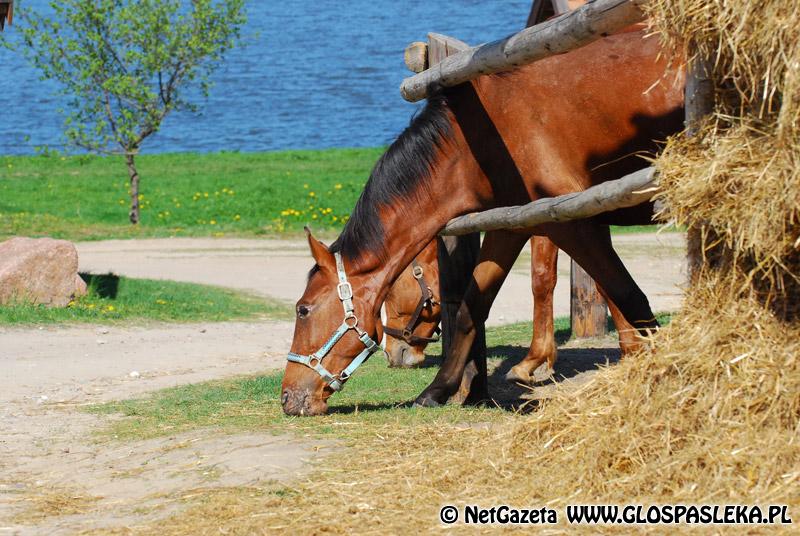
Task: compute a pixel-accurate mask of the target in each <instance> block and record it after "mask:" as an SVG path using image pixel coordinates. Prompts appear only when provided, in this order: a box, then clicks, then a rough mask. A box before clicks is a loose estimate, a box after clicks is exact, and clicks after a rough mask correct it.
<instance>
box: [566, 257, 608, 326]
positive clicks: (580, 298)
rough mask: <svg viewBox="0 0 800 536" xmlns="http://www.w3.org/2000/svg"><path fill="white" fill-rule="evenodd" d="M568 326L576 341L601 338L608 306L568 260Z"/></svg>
mask: <svg viewBox="0 0 800 536" xmlns="http://www.w3.org/2000/svg"><path fill="white" fill-rule="evenodd" d="M570 263H571V266H570V277H569V282H570V302H569V325H570V329H571V330H572V336H573V337H575V338H578V339H586V338H590V337H602V336H603V335H605V334H606V333H607V332H608V330H607V324H606V316H607V314H608V306H607V305H606V301H605V300H604V299H603V296H601V295H600V292H598V291H597V285H596V284H595V282H594V280H593V279H592V278H591V277H589V274H587V273H586V272H585V271H584V270H583V268H581V267H580V265H579V264H578V263H577V262H575V261H574V260H572V259H571V260H570Z"/></svg>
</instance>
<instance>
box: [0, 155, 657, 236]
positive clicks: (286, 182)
mask: <svg viewBox="0 0 800 536" xmlns="http://www.w3.org/2000/svg"><path fill="white" fill-rule="evenodd" d="M382 152H383V148H370V149H330V150H323V151H281V152H270V153H229V152H223V153H213V154H193V153H179V154H162V155H146V154H145V155H141V156H139V157H138V158H137V162H138V168H139V172H140V175H141V178H142V179H141V192H140V193H141V207H142V221H141V223H140V225H139V226H136V227H134V226H131V225H130V224H129V223H128V220H127V214H128V207H129V205H130V199H129V193H128V178H127V177H128V176H127V171H126V168H125V164H124V162H123V160H122V159H121V158H119V157H100V156H72V157H63V156H57V155H50V156H44V155H43V156H30V157H25V156H8V157H0V240H1V239H3V238H5V237H9V236H13V235H24V236H43V235H46V236H52V237H56V238H65V239H68V240H99V239H106V238H136V237H162V236H256V235H265V234H266V235H277V234H284V233H289V234H293V233H297V232H299V231H301V230H302V226H303V225H305V224H307V223H308V224H310V225H311V226H312V227H313V228H314V229H315V230H316V231H318V232H322V233H323V234H333V233H336V232H338V231H339V230H340V229H341V227H342V225H343V222H344V221H346V219H347V218H348V216H349V214H350V211H351V210H352V208H353V206H354V205H355V202H356V200H357V199H358V196H359V194H360V193H361V190H362V188H363V186H364V183H365V182H366V180H367V178H368V176H369V172H370V170H371V169H372V166H373V165H374V163H375V161H376V160H377V159H378V157H379V156H380V155H381V153H382ZM652 229H653V228H652V227H646V226H645V227H636V228H616V229H615V232H641V231H645V230H652Z"/></svg>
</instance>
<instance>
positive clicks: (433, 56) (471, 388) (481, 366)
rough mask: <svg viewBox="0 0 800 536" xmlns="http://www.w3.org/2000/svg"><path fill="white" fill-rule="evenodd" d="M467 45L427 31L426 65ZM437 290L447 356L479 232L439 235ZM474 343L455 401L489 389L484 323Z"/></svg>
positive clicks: (474, 258) (469, 279) (475, 252)
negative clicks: (440, 236) (461, 234)
mask: <svg viewBox="0 0 800 536" xmlns="http://www.w3.org/2000/svg"><path fill="white" fill-rule="evenodd" d="M468 48H469V45H467V44H466V43H464V42H463V41H459V40H458V39H455V38H453V37H449V36H446V35H441V34H436V33H430V34H428V47H427V52H428V59H427V64H428V66H429V67H430V66H433V65H436V64H437V63H439V62H440V61H442V60H443V59H444V58H446V57H447V56H449V55H451V54H456V53H458V52H461V51H462V50H466V49H468ZM438 245H439V248H438V257H439V293H440V295H441V298H440V299H441V302H442V324H441V325H442V355H444V356H446V355H447V353H448V351H449V349H450V344H451V342H452V340H453V336H454V335H455V330H456V316H457V315H458V308H459V306H460V305H461V301H462V300H463V298H464V293H465V292H466V290H467V287H468V286H469V283H470V281H472V272H473V270H474V269H475V265H476V264H477V263H478V254H479V252H480V249H481V235H480V233H471V234H466V235H463V236H446V237H442V238H439V242H438ZM476 328H477V334H476V337H475V342H474V343H473V344H472V348H471V349H470V352H469V357H468V359H467V363H468V365H467V372H465V374H464V380H463V381H462V384H461V387H460V389H459V390H458V392H457V393H456V394H455V395H453V396H452V397H451V398H450V402H451V403H454V404H463V403H464V402H466V401H467V400H468V399H469V394H470V393H474V394H475V395H476V396H482V395H483V394H485V393H486V392H487V391H488V385H487V370H486V331H485V327H484V325H483V324H480V325H478V326H476Z"/></svg>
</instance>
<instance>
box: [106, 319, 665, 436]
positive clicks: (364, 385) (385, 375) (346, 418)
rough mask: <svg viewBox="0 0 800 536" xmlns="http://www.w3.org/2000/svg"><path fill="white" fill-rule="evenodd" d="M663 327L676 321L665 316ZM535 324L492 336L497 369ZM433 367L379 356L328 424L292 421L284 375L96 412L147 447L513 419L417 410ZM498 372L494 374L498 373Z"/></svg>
mask: <svg viewBox="0 0 800 536" xmlns="http://www.w3.org/2000/svg"><path fill="white" fill-rule="evenodd" d="M658 317H659V321H660V322H661V323H662V325H663V324H666V323H668V322H669V319H670V317H669V315H666V314H660V315H658ZM531 329H532V328H531V323H530V322H519V323H516V324H509V325H506V326H501V327H496V328H490V329H488V330H487V334H486V343H487V347H488V357H489V360H490V363H492V364H498V363H499V362H500V361H501V360H502V359H505V358H508V357H509V356H511V357H512V358H516V359H519V358H520V357H521V356H522V355H524V354H525V352H526V351H527V349H528V345H529V344H530V337H531ZM568 338H569V319H568V318H565V317H564V318H558V319H556V339H557V341H558V342H559V344H561V343H563V342H564V341H566V340H567V339H568ZM427 353H428V354H429V359H428V361H427V362H426V366H424V367H422V368H418V369H411V370H407V369H406V370H403V369H390V368H388V367H387V366H386V360H385V358H384V356H383V354H381V353H378V354H376V355H374V356H373V357H372V359H370V360H369V361H368V362H367V363H366V364H365V365H363V366H362V367H361V368H360V369H359V370H358V372H357V374H356V375H355V376H354V377H353V379H352V380H350V382H348V384H347V387H346V388H345V389H344V390H343V391H341V392H340V393H337V394H335V395H334V396H332V397H331V398H330V399H329V403H330V408H329V409H330V413H329V415H327V416H324V417H318V418H303V417H287V416H285V415H284V414H283V412H282V410H281V405H280V386H281V379H282V377H283V372H282V371H276V372H272V373H269V374H266V375H263V376H255V377H244V378H238V379H232V380H221V381H211V382H205V383H199V384H192V385H184V386H180V387H175V388H171V389H165V390H161V391H157V392H155V393H153V394H152V395H150V396H147V397H145V398H139V399H133V400H126V401H121V402H110V403H106V404H101V405H96V406H92V407H91V408H90V411H92V412H94V413H102V414H122V415H123V416H124V418H122V419H119V420H117V421H115V422H114V423H113V424H112V425H111V427H110V428H109V429H108V430H106V431H105V432H104V435H110V436H113V437H115V438H118V439H144V438H151V437H156V436H160V435H165V434H174V433H180V432H183V431H187V430H193V429H198V428H207V427H214V428H217V429H224V430H230V431H240V430H255V429H261V430H266V431H275V432H278V433H285V432H287V431H289V430H295V431H301V432H303V433H311V434H317V435H333V436H335V437H343V438H348V437H355V436H359V435H361V434H373V433H375V430H376V429H377V428H378V427H380V426H385V425H392V426H411V425H418V424H423V423H461V422H464V423H469V422H489V421H493V420H496V419H500V418H503V419H505V418H508V417H509V416H510V415H513V413H510V412H509V411H507V410H505V409H501V408H497V407H458V406H445V407H443V408H437V409H422V410H419V409H416V408H412V407H411V403H412V402H413V400H414V398H415V397H416V396H417V395H418V394H419V393H420V392H421V391H422V390H423V389H424V388H425V387H426V386H427V385H428V384H429V383H430V382H431V380H432V379H433V377H434V376H435V374H436V371H437V370H438V364H439V360H438V358H433V357H431V356H438V355H440V354H441V345H440V344H439V343H437V344H435V345H431V346H430V347H429V348H428V352H427ZM490 368H491V367H490Z"/></svg>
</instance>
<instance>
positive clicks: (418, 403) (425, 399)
mask: <svg viewBox="0 0 800 536" xmlns="http://www.w3.org/2000/svg"><path fill="white" fill-rule="evenodd" d="M443 405H444V403H443V402H439V401H438V400H436V399H435V398H434V397H433V395H431V394H429V393H423V394H421V395H419V396H418V397H417V399H416V400H415V401H414V404H413V405H412V407H414V408H438V407H440V406H443Z"/></svg>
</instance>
